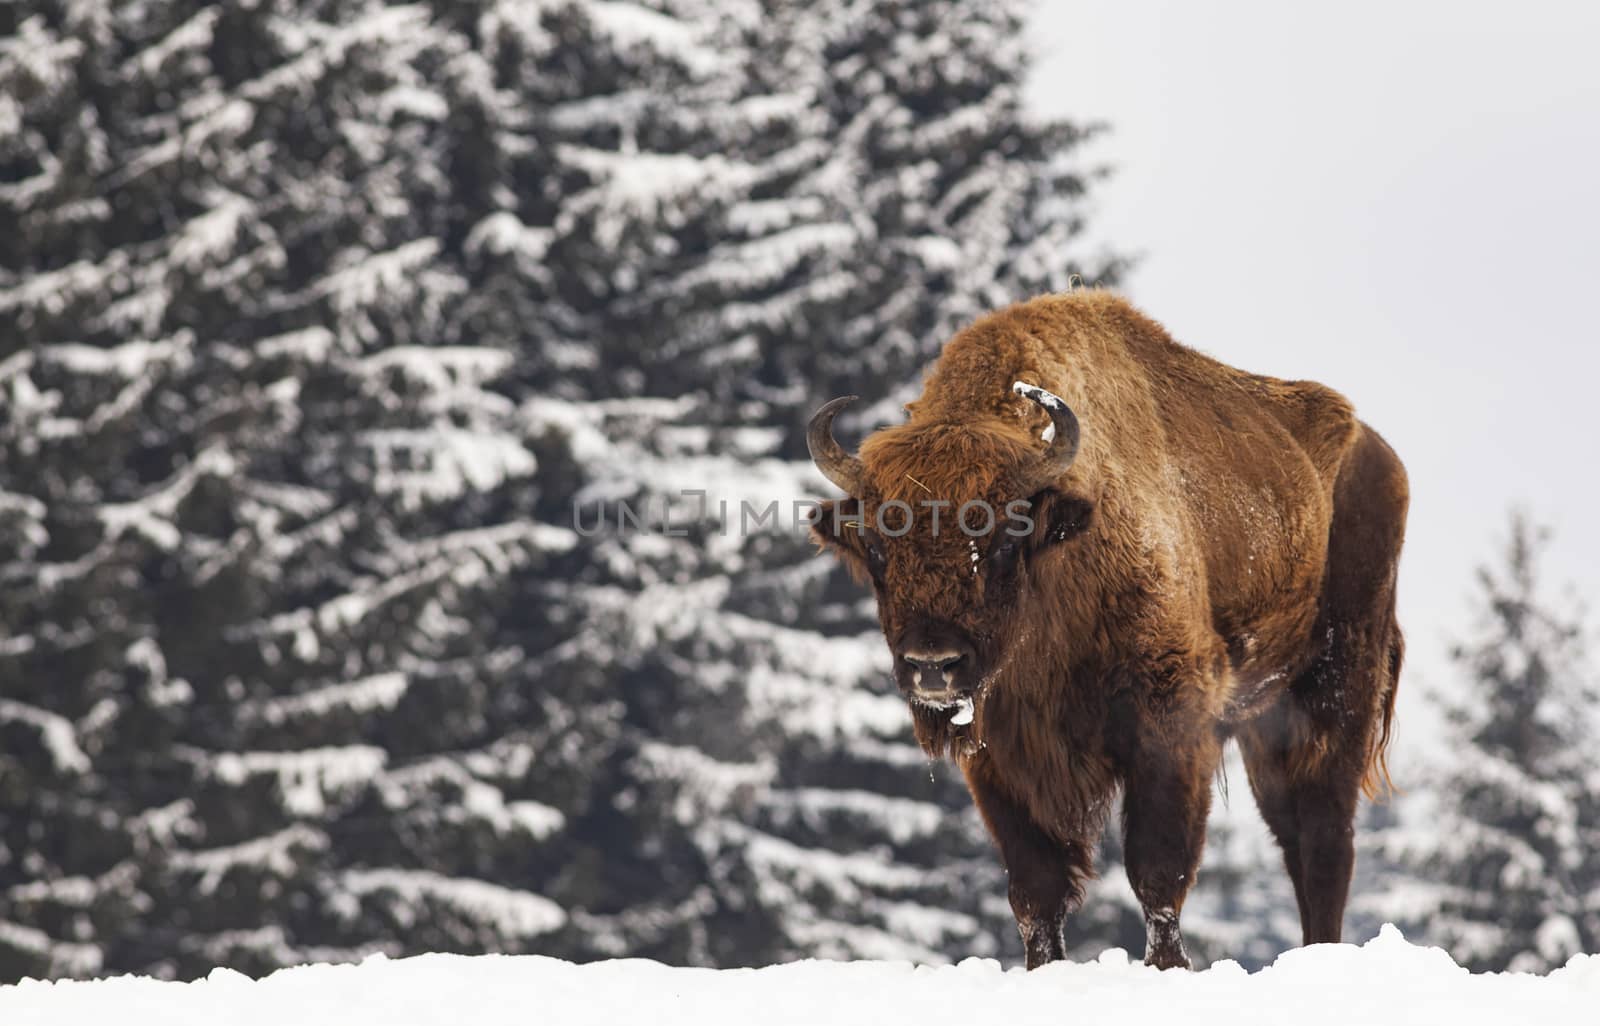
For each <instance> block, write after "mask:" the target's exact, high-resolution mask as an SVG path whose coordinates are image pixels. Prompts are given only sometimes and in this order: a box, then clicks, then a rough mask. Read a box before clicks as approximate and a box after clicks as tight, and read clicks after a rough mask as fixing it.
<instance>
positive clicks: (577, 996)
mask: <svg viewBox="0 0 1600 1026" xmlns="http://www.w3.org/2000/svg"><path fill="white" fill-rule="evenodd" d="M1597 1006H1600V955H1578V956H1575V957H1574V958H1573V959H1572V961H1571V962H1569V963H1568V965H1567V966H1566V967H1565V968H1563V969H1558V970H1556V971H1555V972H1553V973H1551V974H1550V975H1548V976H1542V977H1541V976H1532V975H1523V974H1491V975H1477V976H1475V975H1473V974H1471V973H1468V972H1467V971H1466V970H1465V969H1461V968H1459V967H1458V966H1456V964H1455V963H1454V962H1452V961H1451V960H1450V957H1449V956H1448V955H1446V954H1445V953H1444V952H1443V951H1440V950H1439V949H1437V948H1420V947H1415V946H1413V945H1411V944H1408V943H1407V942H1406V941H1405V940H1404V939H1403V938H1402V937H1401V936H1400V934H1399V932H1398V931H1396V930H1395V929H1394V928H1392V927H1386V928H1385V929H1384V932H1383V933H1382V935H1380V936H1379V937H1378V938H1377V939H1376V940H1374V941H1372V942H1370V943H1369V944H1367V945H1365V946H1364V947H1360V948H1357V947H1353V946H1349V945H1321V946H1318V947H1314V948H1307V949H1301V950H1296V951H1290V952H1288V953H1287V954H1285V955H1283V956H1282V957H1281V958H1279V959H1278V961H1277V962H1276V963H1275V964H1274V965H1272V966H1270V967H1268V968H1266V969H1263V970H1262V971H1260V972H1258V973H1255V974H1247V973H1246V972H1245V971H1244V970H1242V969H1240V968H1239V966H1238V965H1237V964H1235V963H1233V962H1222V963H1219V964H1217V965H1215V966H1212V967H1211V968H1210V969H1208V970H1206V971H1204V972H1199V973H1184V972H1165V973H1162V972H1157V971H1156V970H1154V969H1147V968H1145V967H1144V966H1142V965H1138V964H1130V963H1129V961H1128V959H1127V957H1126V956H1125V955H1124V954H1123V953H1122V952H1120V951H1110V952H1107V953H1106V954H1104V955H1102V956H1101V957H1100V959H1099V961H1097V962H1091V963H1083V964H1074V963H1061V964H1059V965H1054V966H1049V967H1047V968H1044V969H1041V970H1039V971H1037V972H1034V973H1026V972H1023V971H1022V970H1020V969H1013V970H1010V971H1005V972H1002V971H1001V969H1000V966H999V964H998V963H996V962H993V961H989V960H980V959H970V960H968V961H966V962H963V963H961V964H960V965H955V966H944V967H938V968H935V967H929V966H912V965H910V964H907V963H903V962H796V963H793V964H791V965H780V966H772V967H769V968H765V969H734V970H712V969H675V968H671V967H669V966H664V965H660V964H658V963H655V962H645V961H638V960H625V961H612V962H596V963H592V964H590V965H574V964H572V963H570V962H562V961H558V960H556V959H551V958H539V957H534V956H523V957H503V956H482V957H475V958H473V957H466V956H461V955H424V956H421V957H419V958H408V959H401V960H397V961H390V960H388V959H385V958H382V957H381V956H376V957H373V958H369V959H368V960H367V961H365V962H363V963H362V964H360V965H339V966H328V965H317V966H305V967H301V968H298V969H287V970H284V971H282V972H278V973H275V974H273V975H272V976H270V977H268V978H266V979H264V980H261V981H252V980H250V979H249V978H248V977H245V976H243V975H240V974H239V973H236V972H232V971H229V970H226V969H218V970H216V971H214V972H213V973H212V974H211V975H210V976H209V977H207V978H206V979H204V980H200V981H196V982H194V983H163V982H159V981H156V980H151V979H146V978H137V977H119V978H117V979H112V980H101V981H95V982H62V983H41V982H37V981H25V982H23V983H21V984H19V985H17V986H13V987H0V1022H3V1023H6V1024H8V1026H81V1024H94V1026H99V1024H103V1023H107V1022H114V1023H116V1024H118V1026H131V1024H136V1023H152V1024H155V1023H159V1024H162V1026H188V1024H195V1026H214V1024H216V1023H229V1024H231V1026H255V1024H262V1026H265V1024H271V1026H287V1024H290V1023H293V1024H295V1026H301V1024H306V1026H311V1024H320V1023H328V1024H335V1023H336V1024H339V1026H362V1024H366V1023H372V1024H375V1026H376V1024H382V1026H396V1024H407V1026H409V1024H417V1026H423V1024H431V1023H440V1024H452V1026H453V1024H456V1023H461V1022H471V1023H473V1024H474V1026H493V1024H497V1023H507V1024H510V1023H515V1024H518V1026H525V1024H527V1023H541V1024H545V1023H618V1022H636V1021H646V1022H650V1023H652V1024H659V1026H670V1024H678V1023H682V1024H693V1026H720V1024H723V1023H728V1024H737V1026H749V1024H751V1023H759V1024H760V1026H780V1024H784V1023H795V1024H804V1026H815V1024H818V1023H828V1024H836V1023H873V1024H893V1023H915V1024H916V1026H937V1024H940V1023H960V1024H962V1026H971V1024H972V1023H974V1022H1004V1023H1006V1024H1007V1026H1017V1024H1021V1023H1034V1022H1039V1023H1052V1024H1058V1023H1063V1022H1088V1023H1098V1022H1113V1021H1115V1022H1127V1023H1143V1022H1171V1021H1181V1022H1183V1023H1185V1024H1188V1026H1205V1024H1210V1023H1225V1024H1227V1026H1244V1024H1250V1023H1272V1024H1274V1026H1282V1024H1284V1023H1293V1024H1294V1026H1315V1024H1319V1023H1329V1024H1337V1026H1352V1024H1365V1023H1404V1024H1405V1026H1427V1024H1430V1023H1441V1024H1444V1023H1448V1024H1450V1026H1473V1024H1477V1023H1484V1024H1491V1023H1492V1024H1494V1026H1504V1024H1505V1023H1508V1022H1511V1023H1522V1022H1531V1023H1539V1024H1540V1026H1551V1024H1560V1023H1574V1024H1576V1023H1592V1022H1593V1021H1594V1015H1595V1009H1596V1007H1597Z"/></svg>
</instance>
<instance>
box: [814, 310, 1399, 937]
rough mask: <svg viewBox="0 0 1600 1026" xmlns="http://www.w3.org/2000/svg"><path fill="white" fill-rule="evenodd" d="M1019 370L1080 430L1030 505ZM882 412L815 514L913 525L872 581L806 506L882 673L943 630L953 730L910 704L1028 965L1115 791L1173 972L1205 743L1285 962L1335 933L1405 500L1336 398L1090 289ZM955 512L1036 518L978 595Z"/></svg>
mask: <svg viewBox="0 0 1600 1026" xmlns="http://www.w3.org/2000/svg"><path fill="white" fill-rule="evenodd" d="M1018 380H1021V381H1026V382H1029V383H1030V384H1034V385H1038V386H1040V387H1043V388H1045V389H1048V390H1049V391H1051V392H1054V393H1055V394H1057V395H1059V396H1061V397H1062V398H1063V399H1064V400H1065V401H1066V402H1067V403H1068V405H1069V406H1071V408H1072V409H1073V411H1074V412H1075V414H1076V415H1077V417H1078V420H1079V422H1080V424H1081V425H1082V446H1081V449H1080V451H1079V453H1078V456H1077V459H1076V461H1075V462H1074V463H1073V465H1072V466H1071V468H1070V470H1069V471H1068V472H1067V473H1066V474H1065V475H1064V476H1063V477H1062V478H1061V479H1060V480H1059V481H1057V482H1056V483H1055V486H1054V487H1053V488H1049V489H1046V490H1045V491H1044V492H1042V493H1040V494H1037V495H1034V496H1027V495H1019V494H1017V487H1018V485H1017V482H1018V481H1019V480H1021V479H1022V476H1023V474H1024V472H1025V471H1026V469H1027V468H1028V467H1029V466H1030V465H1031V464H1032V463H1033V462H1034V461H1036V460H1037V459H1038V458H1039V453H1040V452H1041V450H1042V449H1043V447H1044V443H1043V442H1042V441H1040V436H1041V432H1042V431H1043V430H1044V429H1045V428H1046V426H1048V424H1049V423H1050V421H1049V418H1048V415H1047V414H1046V413H1045V412H1044V410H1043V409H1042V408H1040V407H1039V406H1038V405H1036V404H1034V403H1031V402H1029V401H1027V400H1026V399H1024V398H1022V397H1020V396H1018V395H1016V394H1014V393H1013V392H1012V389H1011V385H1012V382H1014V381H1018ZM907 412H908V413H909V415H910V416H909V419H908V420H907V422H905V423H903V424H900V425H897V426H893V427H887V428H884V429H882V430H880V431H878V432H876V433H875V434H873V435H871V436H870V437H869V438H868V439H867V440H866V441H865V442H864V443H863V444H862V446H861V450H860V456H861V460H862V464H863V468H864V470H865V475H866V482H867V484H866V487H865V488H864V489H863V490H864V491H865V492H866V494H864V495H859V496H852V497H850V498H849V499H847V500H844V502H845V505H844V506H843V507H840V508H842V509H845V510H848V511H849V512H850V513H851V514H853V515H854V516H857V517H859V516H862V515H865V516H866V517H867V518H869V519H868V521H867V523H870V517H871V516H872V515H873V514H874V513H875V511H877V510H878V508H879V507H880V505H881V504H883V503H885V502H889V501H890V500H900V501H903V502H906V503H908V504H910V505H911V506H912V507H913V508H914V509H917V510H918V515H917V520H916V523H915V525H914V526H913V529H912V530H911V531H910V532H909V533H908V534H906V535H905V536H904V537H900V538H892V537H891V538H878V539H876V544H877V545H878V552H877V554H876V558H877V560H878V562H877V563H876V564H873V565H869V562H870V561H869V559H868V549H867V542H866V540H865V539H864V535H863V532H862V530H860V526H861V525H860V524H859V523H857V522H855V521H853V520H852V519H851V518H850V517H845V518H842V519H843V521H844V526H843V527H842V528H841V529H839V530H834V529H833V528H832V526H831V525H832V523H833V522H834V521H833V518H832V516H831V514H832V513H833V512H834V507H833V506H831V505H829V506H828V507H827V508H825V510H824V511H823V512H824V515H823V516H822V517H820V518H819V520H818V524H817V527H816V529H815V533H816V535H817V537H818V538H819V540H820V541H822V542H823V543H825V544H828V545H831V546H833V547H834V548H835V549H836V550H837V551H838V552H839V553H840V555H841V557H842V558H843V559H844V560H845V561H846V562H847V563H848V564H849V565H850V566H851V568H852V570H853V571H855V572H856V573H857V574H858V575H859V576H860V577H862V578H864V579H871V580H872V581H873V582H874V584H875V587H876V590H877V595H878V607H879V614H880V618H881V621H882V625H883V628H884V633H885V636H886V637H887V638H888V639H889V642H890V646H891V649H892V650H894V651H895V658H896V659H897V660H899V659H900V658H901V652H902V650H903V648H902V642H903V639H905V638H906V637H908V636H911V635H914V634H916V632H918V631H921V630H923V629H924V628H923V626H921V625H924V624H929V623H933V624H947V625H951V628H950V629H951V630H952V631H955V632H959V633H960V634H961V635H962V636H963V637H965V638H969V639H971V642H972V645H973V646H974V648H975V652H976V656H977V665H978V666H979V667H981V669H982V679H981V681H978V682H977V683H976V685H975V689H974V690H975V701H976V709H975V718H974V720H973V722H972V723H971V724H970V725H965V726H953V725H951V723H950V718H951V717H950V710H949V709H947V708H945V709H940V708H930V707H928V706H924V705H918V704H915V703H913V705H912V713H913V718H914V723H915V727H916V732H917V737H918V739H919V740H920V741H921V743H922V744H923V746H924V747H925V748H926V749H927V750H928V751H929V752H930V753H931V754H945V753H948V754H951V755H953V757H954V758H955V759H956V761H957V762H958V764H959V765H960V767H961V769H962V771H963V773H964V775H965V777H966V779H967V782H968V784H969V787H970V789H971V791H972V794H973V798H974V800H975V802H976V803H977V805H978V808H979V810H980V812H981V813H982V814H983V816H984V819H985V822H986V824H987V825H988V827H989V829H990V831H991V833H992V834H993V836H994V837H995V840H996V842H997V845H998V846H999V848H1000V851H1001V855H1002V857H1003V858H1004V859H1005V862H1006V865H1007V867H1008V870H1009V871H1010V879H1011V885H1010V886H1011V900H1012V905H1013V908H1014V910H1015V911H1016V914H1017V919H1018V925H1019V929H1020V930H1021V933H1022V935H1023V940H1024V944H1025V947H1026V949H1027V955H1028V963H1029V965H1030V966H1033V965H1038V964H1040V963H1042V962H1044V961H1048V960H1050V959H1053V958H1059V957H1061V956H1062V953H1063V946H1062V940H1061V925H1062V922H1063V921H1064V916H1065V915H1066V914H1067V913H1068V912H1070V911H1071V910H1072V909H1073V908H1075V907H1076V906H1077V903H1078V901H1079V900H1080V899H1081V896H1082V882H1083V879H1084V878H1085V877H1086V876H1088V875H1089V874H1090V873H1091V872H1092V864H1091V861H1090V860H1091V857H1092V852H1093V850H1094V847H1095V843H1096V839H1097V837H1098V833H1099V830H1100V829H1101V827H1102V824H1103V821H1104V818H1105V815H1106V811H1107V809H1108V808H1109V807H1110V805H1111V801H1112V798H1113V796H1114V794H1115V792H1116V790H1117V789H1118V788H1119V787H1120V788H1121V789H1122V791H1123V793H1124V819H1125V822H1124V829H1125V832H1126V854H1127V859H1128V872H1129V877H1130V879H1131V881H1132V883H1133V885H1134V891H1135V894H1136V895H1137V896H1138V897H1139V899H1140V901H1141V903H1142V904H1143V906H1144V908H1145V912H1146V920H1147V923H1148V924H1149V934H1150V936H1149V947H1148V949H1147V960H1148V961H1150V962H1151V963H1152V964H1157V965H1162V966H1168V965H1187V964H1188V960H1187V956H1186V955H1185V954H1184V951H1183V946H1182V941H1181V938H1180V936H1179V932H1178V914H1179V912H1180V911H1181V908H1182V905H1183V899H1184V896H1185V894H1186V893H1187V891H1188V888H1189V886H1190V885H1191V884H1192V882H1193V880H1194V875H1195V869H1196V867H1197V866H1198V864H1199V860H1200V850H1201V847H1202V845H1203V843H1204V832H1205V820H1206V814H1207V811H1208V809H1209V802H1210V788H1211V779H1212V775H1213V773H1214V772H1215V770H1216V768H1217V765H1218V761H1219V759H1220V757H1221V752H1222V746H1223V744H1224V743H1225V741H1226V740H1228V739H1229V738H1230V737H1232V738H1237V739H1238V741H1239V743H1240V745H1241V748H1242V750H1243V753H1244V756H1245V760H1246V764H1247V767H1248V771H1249V776H1250V783H1251V787H1252V790H1253V791H1254V792H1255V794H1256V797H1257V801H1258V804H1259V805H1260V808H1261V811H1262V813H1263V815H1264V817H1265V818H1266V820H1267V822H1268V824H1269V826H1270V827H1271V829H1272V831H1273V833H1274V835H1275V836H1276V838H1277V839H1278V841H1279V843H1280V845H1281V846H1282V848H1283V851H1284V858H1285V862H1286V865H1287V868H1288V870H1289V874H1290V876H1291V878H1292V879H1293V881H1294V884H1295V891H1296V895H1297V897H1298V899H1299V902H1300V910H1301V919H1302V927H1303V930H1304V938H1305V940H1306V942H1307V943H1310V942H1313V941H1327V940H1337V939H1338V938H1339V934H1340V928H1341V921H1342V916H1343V908H1344V903H1345V897H1346V894H1347V891H1348V885H1349V877H1350V870H1351V867H1352V865H1353V858H1354V856H1353V849H1352V828H1351V822H1352V819H1353V817H1354V813H1355V807H1356V802H1357V795H1358V792H1359V790H1361V789H1362V788H1363V787H1365V788H1366V789H1367V790H1368V791H1369V793H1370V792H1371V790H1372V789H1373V788H1375V787H1376V786H1377V783H1378V781H1379V780H1380V779H1382V778H1384V777H1385V776H1386V773H1385V771H1384V751H1385V747H1386V745H1387V743H1388V739H1389V735H1390V729H1391V724H1392V720H1393V713H1394V696H1395V689H1396V685H1397V678H1398V673H1399V667H1400V659H1401V651H1402V646H1401V639H1400V631H1399V628H1398V626H1397V624H1396V623H1395V618H1394V588H1395V570H1396V565H1397V562H1398V558H1399V551H1400V544H1401V539H1402V536H1403V533H1404V523H1405V512H1406V505H1407V485H1406V478H1405V473H1404V470H1403V469H1402V467H1401V465H1400V462H1399V460H1398V459H1397V458H1396V456H1395V455H1394V453H1393V451H1392V450H1390V449H1389V447H1388V446H1387V445H1385V444H1384V442H1383V440H1382V439H1381V438H1379V437H1378V435H1377V434H1376V433H1375V432H1374V431H1372V429H1370V428H1368V427H1367V426H1366V425H1364V424H1362V423H1361V422H1360V421H1359V420H1357V419H1356V417H1355V415H1354V413H1353V412H1352V409H1351V406H1350V403H1349V402H1348V401H1347V400H1345V398H1344V397H1343V396H1341V395H1339V394H1338V393H1336V392H1334V391H1332V390H1330V389H1328V388H1325V387H1323V386H1321V385H1318V384H1314V383H1311V382H1303V381H1282V380H1278V379H1275V378H1268V377H1261V376H1258V375H1254V374H1248V373H1245V372H1243V371H1239V370H1236V369H1234V368H1232V367H1228V366H1225V365H1223V364H1221V363H1218V362H1217V361H1215V360H1212V359H1210V358H1208V357H1206V356H1204V355H1202V354H1200V353H1197V352H1195V351H1193V350H1190V349H1187V348H1185V347H1183V346H1181V345H1179V344H1177V343H1176V342H1174V341H1173V340H1172V339H1171V338H1170V337H1168V335H1167V334H1166V332H1165V331H1164V330H1163V329H1162V328H1161V327H1160V326H1159V325H1158V324H1156V323H1155V322H1153V321H1151V320H1149V319H1148V318H1146V317H1144V316H1143V315H1141V314H1140V313H1139V312H1138V311H1136V310H1135V309H1134V308H1133V307H1132V306H1130V305H1129V304H1128V303H1127V302H1125V301H1124V300H1122V299H1120V298H1118V297H1117V296H1115V295H1113V294H1110V293H1107V292H1102V291H1095V290H1090V291H1080V292H1076V293H1073V294H1070V295H1054V296H1043V297H1040V298H1037V299H1034V300H1031V301H1029V302H1026V303H1021V304H1018V305H1016V306H1013V307H1010V308H1008V309H1005V310H1002V311H1000V312H997V313H994V314H991V315H989V316H986V317H984V318H982V319H981V320H979V321H977V322H976V323H975V324H973V325H971V326H970V327H968V328H966V329H965V330H963V331H962V332H960V333H959V334H958V335H956V337H955V338H954V339H952V340H951V341H950V342H949V343H948V344H947V345H946V346H945V348H944V351H943V354H942V355H941V356H940V358H939V360H938V362H937V363H936V364H935V365H934V367H933V368H932V370H931V371H930V372H929V374H928V376H927V380H926V383H925V387H924V391H923V393H922V396H921V397H920V398H918V399H917V400H916V401H915V402H913V403H911V404H909V405H908V407H907ZM932 499H939V500H948V501H949V502H951V503H952V505H951V506H950V507H948V508H947V510H946V512H945V517H946V519H945V521H944V524H943V527H944V529H943V530H942V531H941V532H940V533H939V534H938V535H937V537H936V536H935V535H934V533H933V532H932V531H931V530H930V525H929V523H928V518H927V516H926V515H925V512H924V511H923V509H922V508H921V507H919V506H918V503H919V502H922V501H925V500H932ZM971 499H984V500H986V501H987V502H989V503H990V505H991V506H992V507H993V508H994V509H996V510H1003V509H1004V508H1005V506H1006V504H1007V503H1008V502H1012V501H1014V500H1019V499H1024V500H1027V499H1031V500H1032V505H1031V506H1030V507H1028V508H1029V509H1030V511H1031V515H1032V517H1033V518H1034V519H1035V521H1036V523H1037V524H1038V525H1039V526H1038V527H1037V528H1036V529H1035V531H1034V532H1033V535H1032V536H1030V537H1029V538H1028V539H1026V540H1025V542H1024V543H1023V548H1022V552H1021V554H1020V556H1018V557H1016V560H1015V568H1014V571H1013V572H1011V573H1009V574H1008V575H1005V576H1004V578H1003V579H1000V578H997V577H996V576H994V575H993V574H991V573H989V572H988V569H987V567H986V563H987V562H988V561H989V560H988V557H989V555H990V554H991V553H992V552H993V550H992V549H991V548H990V546H992V545H994V544H995V540H996V539H997V538H998V537H1000V535H999V533H998V532H996V533H992V534H990V535H989V536H987V537H983V538H979V539H977V540H976V542H969V540H968V539H967V537H966V536H965V535H964V534H962V533H961V532H960V531H957V530H952V529H950V526H951V524H952V522H953V513H951V512H949V511H950V510H953V509H955V508H956V507H959V506H960V505H961V504H962V503H963V502H966V501H967V500H971ZM893 520H894V518H893V517H892V516H891V517H890V521H891V522H893ZM868 534H869V535H870V532H868ZM980 552H981V553H982V558H981V559H979V560H977V561H975V556H977V555H979V553H980ZM918 636H920V635H918ZM920 679H921V678H920V676H919V677H918V680H919V681H920Z"/></svg>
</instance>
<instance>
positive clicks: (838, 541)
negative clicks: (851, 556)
mask: <svg viewBox="0 0 1600 1026" xmlns="http://www.w3.org/2000/svg"><path fill="white" fill-rule="evenodd" d="M860 527H861V500H860V499H849V498H846V499H824V500H822V501H821V502H819V503H817V505H816V507H815V508H814V509H813V510H812V511H811V540H812V541H814V542H816V543H817V546H818V547H819V548H836V549H844V550H846V551H848V552H856V553H858V554H859V553H860V552H861V551H862V544H861V530H860Z"/></svg>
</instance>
